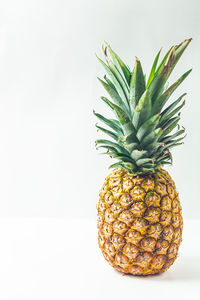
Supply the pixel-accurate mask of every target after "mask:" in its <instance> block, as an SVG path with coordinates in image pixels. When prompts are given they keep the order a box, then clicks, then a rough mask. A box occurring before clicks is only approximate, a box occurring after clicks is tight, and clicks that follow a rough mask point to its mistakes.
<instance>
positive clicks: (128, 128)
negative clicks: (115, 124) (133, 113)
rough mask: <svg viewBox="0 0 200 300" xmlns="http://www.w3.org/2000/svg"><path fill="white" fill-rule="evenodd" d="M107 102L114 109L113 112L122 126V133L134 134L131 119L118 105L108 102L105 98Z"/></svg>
mask: <svg viewBox="0 0 200 300" xmlns="http://www.w3.org/2000/svg"><path fill="white" fill-rule="evenodd" d="M107 102H108V103H109V104H110V106H111V107H112V108H113V109H114V111H115V114H116V116H117V118H118V120H119V121H120V124H121V126H122V128H123V132H124V134H125V135H129V134H131V133H132V134H135V135H136V131H135V128H134V126H133V124H132V122H131V120H130V119H129V117H128V115H127V114H126V113H125V112H124V111H123V110H122V109H121V108H120V107H119V106H117V105H115V104H114V103H112V102H110V101H109V100H107Z"/></svg>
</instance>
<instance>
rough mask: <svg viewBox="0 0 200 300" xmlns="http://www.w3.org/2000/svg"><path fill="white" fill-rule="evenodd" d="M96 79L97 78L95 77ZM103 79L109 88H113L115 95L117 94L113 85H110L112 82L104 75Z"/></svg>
mask: <svg viewBox="0 0 200 300" xmlns="http://www.w3.org/2000/svg"><path fill="white" fill-rule="evenodd" d="M97 78H99V77H97ZM103 78H104V79H105V81H106V82H107V84H108V85H109V86H110V87H111V88H113V90H115V91H116V93H117V90H116V88H115V86H114V84H113V83H112V81H111V80H110V79H109V78H108V77H107V76H106V75H104V76H103Z"/></svg>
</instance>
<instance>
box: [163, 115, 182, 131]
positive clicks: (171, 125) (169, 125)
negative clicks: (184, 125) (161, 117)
mask: <svg viewBox="0 0 200 300" xmlns="http://www.w3.org/2000/svg"><path fill="white" fill-rule="evenodd" d="M179 120H180V117H175V118H172V119H170V120H169V121H168V122H167V123H166V124H165V125H164V126H163V129H165V130H163V134H162V136H165V135H167V134H169V133H170V132H171V131H172V130H173V129H174V128H175V127H176V125H177V124H178V122H179Z"/></svg>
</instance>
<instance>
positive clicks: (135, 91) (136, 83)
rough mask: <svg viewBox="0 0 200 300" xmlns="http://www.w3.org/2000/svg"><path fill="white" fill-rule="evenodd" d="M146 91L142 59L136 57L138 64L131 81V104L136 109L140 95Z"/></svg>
mask: <svg viewBox="0 0 200 300" xmlns="http://www.w3.org/2000/svg"><path fill="white" fill-rule="evenodd" d="M144 91H145V80H144V74H143V71H142V66H141V63H140V61H139V60H138V59H137V58H136V64H135V67H134V69H133V72H132V74H131V81H130V98H129V100H130V106H131V109H132V112H133V111H134V109H135V107H136V105H137V103H138V101H139V99H140V97H141V96H142V94H143V93H144Z"/></svg>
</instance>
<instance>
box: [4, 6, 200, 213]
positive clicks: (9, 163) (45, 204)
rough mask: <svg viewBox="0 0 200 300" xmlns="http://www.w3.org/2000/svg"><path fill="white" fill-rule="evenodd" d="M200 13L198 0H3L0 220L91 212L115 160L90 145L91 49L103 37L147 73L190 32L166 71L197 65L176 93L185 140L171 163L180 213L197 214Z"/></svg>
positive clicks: (94, 83)
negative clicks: (180, 98) (183, 100)
mask: <svg viewBox="0 0 200 300" xmlns="http://www.w3.org/2000/svg"><path fill="white" fill-rule="evenodd" d="M199 11H200V1H198V0H190V1H182V0H168V1H158V0H151V1H147V0H146V1H145V0H140V1H138V0H123V1H122V0H101V1H98V0H76V1H66V0H34V1H27V0H17V1H16V0H1V1H0V185H1V188H0V199H1V200H0V216H1V217H52V216H53V217H58V218H59V217H70V216H73V217H79V216H85V217H87V216H88V217H92V216H94V214H95V213H96V211H95V205H96V202H97V198H98V192H99V189H100V187H101V185H102V184H103V180H104V178H105V177H106V175H107V174H108V170H107V166H108V165H109V164H110V163H111V161H110V159H109V158H107V159H106V157H103V156H101V155H99V154H98V153H97V152H96V150H95V147H94V140H95V139H97V138H99V137H100V134H97V133H96V129H95V126H94V124H95V122H96V121H97V120H96V119H95V118H94V116H93V114H92V109H93V108H95V109H96V111H99V112H101V113H102V114H104V113H105V114H106V115H107V109H106V107H105V105H104V104H103V103H101V101H100V96H101V95H105V91H104V90H103V88H102V87H101V86H100V83H99V82H98V80H97V78H96V76H97V75H98V76H102V75H103V74H104V72H103V68H102V67H101V65H100V64H99V62H98V61H97V59H96V57H95V55H94V53H95V52H96V53H97V54H98V55H100V56H101V45H102V43H103V41H104V40H106V41H108V42H109V43H110V44H111V46H112V47H113V48H114V49H115V50H116V51H117V52H118V53H119V55H120V56H121V57H122V58H123V59H124V60H125V61H126V63H127V64H129V65H130V66H133V65H134V63H135V56H137V57H138V58H139V59H141V62H142V65H143V69H144V70H145V72H147V74H148V73H149V70H150V67H151V64H152V61H153V59H154V57H155V54H156V53H157V51H158V50H159V49H160V48H161V47H162V46H163V53H164V52H165V51H167V49H168V48H169V47H170V46H171V45H172V44H174V43H179V42H181V41H182V40H184V39H185V38H189V37H193V38H194V40H193V41H192V43H191V45H190V46H189V47H188V49H187V50H186V52H185V53H184V55H183V58H182V59H181V60H180V62H179V63H178V65H177V67H176V68H175V70H174V73H173V76H172V78H171V79H173V80H174V79H176V78H178V77H179V76H180V75H181V74H182V73H183V72H185V71H186V70H188V69H189V68H190V67H193V68H194V70H193V72H192V73H191V75H190V77H188V78H187V79H186V81H185V82H184V84H183V85H182V87H180V88H179V89H178V90H177V95H180V94H181V93H183V92H185V91H187V92H188V95H187V97H186V104H187V105H186V107H185V108H184V110H183V114H182V116H183V119H182V122H181V124H183V125H184V126H185V127H186V130H187V139H186V141H185V145H184V146H182V147H180V148H179V149H178V148H177V149H176V150H175V152H174V166H173V167H172V168H170V169H169V170H170V173H171V175H172V177H173V178H174V179H175V182H176V184H177V188H178V191H179V192H180V198H181V203H182V205H183V211H184V214H185V217H186V218H200V201H196V199H198V195H199V186H198V184H197V180H199V169H200V160H199V159H198V157H199V148H200V139H199V138H198V132H200V122H199V121H198V119H199V114H200V101H199V78H200V55H199V53H200V35H199V28H200V18H199ZM177 12H178V13H177ZM171 81H172V80H171ZM173 99H174V97H173ZM194 166H195V167H194Z"/></svg>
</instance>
